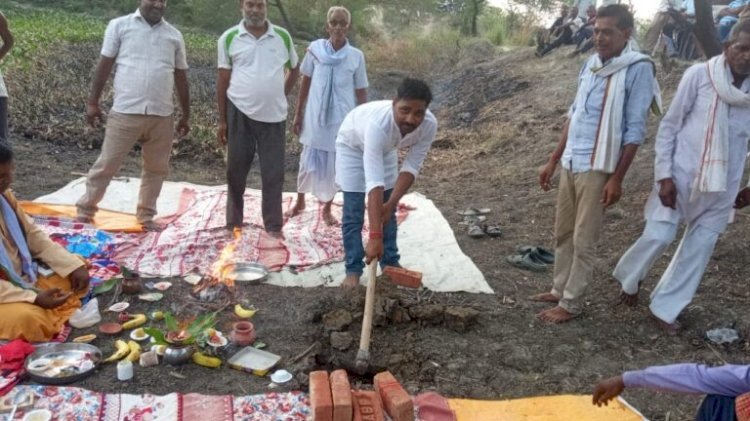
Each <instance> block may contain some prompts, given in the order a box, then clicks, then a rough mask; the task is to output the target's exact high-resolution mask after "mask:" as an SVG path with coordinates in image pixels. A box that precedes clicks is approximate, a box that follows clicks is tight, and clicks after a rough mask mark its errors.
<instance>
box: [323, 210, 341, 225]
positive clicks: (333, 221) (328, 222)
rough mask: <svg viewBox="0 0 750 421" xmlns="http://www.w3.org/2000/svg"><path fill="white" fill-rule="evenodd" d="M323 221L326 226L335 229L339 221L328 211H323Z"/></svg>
mask: <svg viewBox="0 0 750 421" xmlns="http://www.w3.org/2000/svg"><path fill="white" fill-rule="evenodd" d="M323 221H325V223H326V225H328V226H329V227H335V226H337V225H338V224H339V221H337V220H336V218H334V217H333V215H331V211H330V210H329V211H328V212H325V211H323Z"/></svg>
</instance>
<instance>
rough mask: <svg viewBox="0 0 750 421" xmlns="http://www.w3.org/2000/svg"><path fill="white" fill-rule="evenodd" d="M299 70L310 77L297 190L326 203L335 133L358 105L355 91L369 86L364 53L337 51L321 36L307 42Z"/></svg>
mask: <svg viewBox="0 0 750 421" xmlns="http://www.w3.org/2000/svg"><path fill="white" fill-rule="evenodd" d="M300 71H301V72H302V74H303V75H305V76H308V77H310V78H311V81H310V94H309V95H308V97H307V104H306V105H305V115H304V118H303V121H302V133H301V134H300V143H302V145H303V149H302V154H301V156H300V167H299V174H298V176H297V191H298V192H300V193H312V194H314V195H315V196H316V197H317V198H318V199H320V200H322V201H324V202H328V201H331V200H333V196H334V195H335V194H336V191H337V190H338V189H337V187H336V180H335V151H336V135H337V134H338V131H339V127H341V122H342V121H344V117H346V115H347V114H348V113H349V111H351V110H352V109H354V107H356V105H357V99H356V95H355V90H357V89H365V88H367V86H368V82H367V71H366V69H365V56H364V54H363V53H362V51H360V50H359V49H357V48H354V47H352V46H350V45H349V43H348V42H347V44H346V45H345V46H344V47H342V48H341V49H339V50H338V51H334V50H333V46H332V45H331V42H330V41H329V40H326V39H320V40H317V41H314V42H313V43H312V44H310V47H309V48H308V51H307V53H306V54H305V58H304V59H303V60H302V65H301V67H300Z"/></svg>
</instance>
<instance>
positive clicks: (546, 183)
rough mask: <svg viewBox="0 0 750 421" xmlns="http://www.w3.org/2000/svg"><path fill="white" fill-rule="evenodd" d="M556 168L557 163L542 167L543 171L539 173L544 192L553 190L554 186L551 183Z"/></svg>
mask: <svg viewBox="0 0 750 421" xmlns="http://www.w3.org/2000/svg"><path fill="white" fill-rule="evenodd" d="M556 168H557V162H555V161H549V162H548V163H547V165H545V166H544V167H542V169H541V170H540V171H539V185H540V186H541V187H542V190H544V191H549V189H551V188H552V186H551V185H550V181H551V180H552V176H553V175H554V174H555V169H556Z"/></svg>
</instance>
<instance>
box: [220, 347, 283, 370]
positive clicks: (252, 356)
mask: <svg viewBox="0 0 750 421" xmlns="http://www.w3.org/2000/svg"><path fill="white" fill-rule="evenodd" d="M280 360H281V356H280V355H276V354H271V353H270V352H266V351H261V350H260V349H256V348H253V347H251V346H246V347H244V348H242V349H240V350H239V351H237V353H236V354H234V355H232V358H230V359H229V361H227V363H228V364H229V366H230V367H232V368H234V369H235V370H240V371H247V372H249V373H253V374H255V375H256V376H265V375H266V374H268V370H270V369H272V368H273V366H275V365H276V364H277V363H278V362H279V361H280Z"/></svg>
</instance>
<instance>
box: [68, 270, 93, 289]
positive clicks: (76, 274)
mask: <svg viewBox="0 0 750 421" xmlns="http://www.w3.org/2000/svg"><path fill="white" fill-rule="evenodd" d="M70 286H71V287H72V288H73V291H76V292H78V291H85V290H87V289H88V288H89V270H88V269H86V266H81V267H79V268H78V269H76V270H74V271H73V272H71V273H70Z"/></svg>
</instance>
